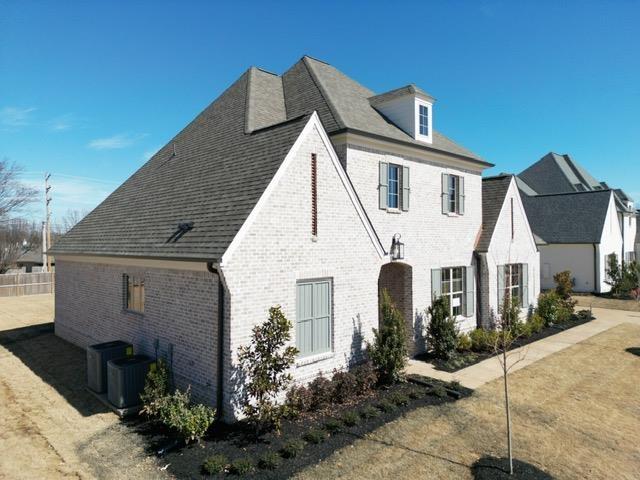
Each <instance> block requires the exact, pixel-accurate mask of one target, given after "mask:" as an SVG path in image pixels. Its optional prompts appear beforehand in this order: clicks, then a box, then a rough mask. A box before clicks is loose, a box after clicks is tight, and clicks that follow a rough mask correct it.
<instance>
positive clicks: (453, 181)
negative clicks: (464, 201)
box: [449, 175, 460, 212]
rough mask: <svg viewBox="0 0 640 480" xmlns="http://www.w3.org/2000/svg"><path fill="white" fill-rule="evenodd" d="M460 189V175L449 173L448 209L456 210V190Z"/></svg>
mask: <svg viewBox="0 0 640 480" xmlns="http://www.w3.org/2000/svg"><path fill="white" fill-rule="evenodd" d="M459 189H460V177H459V176H457V175H449V211H450V212H457V211H458V192H459Z"/></svg>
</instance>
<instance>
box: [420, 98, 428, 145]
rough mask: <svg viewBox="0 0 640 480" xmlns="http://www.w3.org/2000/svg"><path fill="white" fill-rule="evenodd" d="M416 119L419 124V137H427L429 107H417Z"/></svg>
mask: <svg viewBox="0 0 640 480" xmlns="http://www.w3.org/2000/svg"><path fill="white" fill-rule="evenodd" d="M418 109H419V110H418V119H419V124H420V135H424V136H425V137H428V136H429V107H427V106H426V105H418Z"/></svg>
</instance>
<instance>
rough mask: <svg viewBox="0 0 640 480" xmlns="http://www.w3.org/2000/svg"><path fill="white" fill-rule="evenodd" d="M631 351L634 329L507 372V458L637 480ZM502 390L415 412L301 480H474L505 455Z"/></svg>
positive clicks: (638, 361)
mask: <svg viewBox="0 0 640 480" xmlns="http://www.w3.org/2000/svg"><path fill="white" fill-rule="evenodd" d="M638 347H640V326H638V325H631V324H623V325H620V326H618V327H615V328H613V329H611V330H608V331H606V332H604V333H601V334H599V335H597V336H595V337H592V338H590V339H588V340H587V341H585V342H582V343H579V344H577V345H574V346H572V347H570V348H567V349H565V350H563V351H561V352H558V353H556V354H553V355H551V356H549V357H547V358H545V359H543V360H541V361H539V362H536V363H534V364H532V365H530V366H528V367H527V368H525V369H522V370H519V371H517V372H515V373H514V374H513V375H512V376H511V377H510V386H511V393H512V395H511V404H512V412H513V427H514V456H515V457H516V458H518V459H519V460H522V461H524V462H528V463H530V464H533V465H534V466H536V467H538V468H539V469H542V470H544V471H545V472H547V473H548V474H550V475H552V476H553V477H555V478H576V479H577V478H590V479H605V478H607V479H609V478H615V479H637V478H639V472H640V381H639V380H640V356H637V354H633V353H630V352H628V351H626V349H627V348H638ZM636 353H637V350H636ZM502 388H503V385H502V382H501V380H495V381H492V382H491V383H488V384H486V385H485V386H483V387H481V388H479V389H478V390H477V391H476V393H475V394H474V395H473V396H472V397H470V398H468V399H465V400H461V401H459V402H456V403H454V404H450V405H446V406H443V407H439V408H425V409H421V410H416V411H413V412H411V413H410V414H409V415H407V416H406V417H404V418H401V419H399V420H397V421H395V422H393V423H391V424H389V425H386V426H384V427H382V428H380V429H379V430H377V431H375V432H373V433H372V434H370V435H369V436H368V437H366V438H364V439H359V440H357V441H356V442H355V444H354V445H352V446H351V447H347V448H345V449H343V450H341V451H339V452H336V453H335V454H334V455H333V456H332V457H330V458H329V459H328V460H327V461H325V462H322V463H321V464H319V465H317V466H315V467H313V468H310V469H308V470H306V471H304V472H301V474H300V475H299V478H301V479H315V478H322V479H328V478H343V479H346V478H353V479H363V478H367V479H377V478H380V479H382V478H395V479H419V478H420V479H422V478H437V479H448V478H450V479H460V478H473V473H472V470H471V466H472V465H473V463H474V462H476V461H477V460H478V459H479V458H480V457H483V456H488V455H491V456H495V457H503V456H505V454H506V452H505V416H504V410H503V408H504V407H503V405H504V404H503V390H502Z"/></svg>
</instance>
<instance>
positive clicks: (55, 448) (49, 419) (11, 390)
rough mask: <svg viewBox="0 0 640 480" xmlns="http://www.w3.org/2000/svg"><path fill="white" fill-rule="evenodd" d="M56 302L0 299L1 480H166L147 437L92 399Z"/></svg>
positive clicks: (81, 360) (48, 298)
mask: <svg viewBox="0 0 640 480" xmlns="http://www.w3.org/2000/svg"><path fill="white" fill-rule="evenodd" d="M52 318H53V298H52V296H50V295H38V296H29V297H17V298H14V297H10V298H2V299H0V444H1V445H2V448H0V479H3V480H4V479H7V480H8V479H11V480H14V479H33V478H46V479H58V478H65V479H67V478H83V479H85V478H87V479H89V478H105V479H121V478H137V479H145V478H149V479H151V478H154V479H155V478H163V477H166V474H165V472H163V471H160V470H159V468H158V467H159V465H158V464H157V462H156V461H155V459H154V458H153V457H150V456H149V455H148V452H147V451H146V443H145V440H144V438H143V437H142V436H141V435H138V434H137V433H136V432H135V431H133V430H131V429H129V428H128V427H127V426H126V425H124V424H122V423H121V422H120V420H119V419H118V418H117V417H116V416H115V415H114V414H113V413H111V412H109V411H107V410H106V409H105V408H104V407H103V406H102V405H101V404H100V403H98V402H97V401H96V400H95V399H94V398H93V397H92V396H91V395H90V394H89V393H88V392H86V391H85V388H84V387H85V381H86V380H85V379H86V370H85V363H86V360H85V358H86V357H85V353H84V351H83V350H82V349H80V348H77V347H75V346H73V345H71V344H69V343H67V342H65V341H64V340H61V339H60V338H58V337H56V336H55V335H54V334H53V324H52V323H51V320H52Z"/></svg>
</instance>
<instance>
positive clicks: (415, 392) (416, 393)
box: [407, 388, 422, 400]
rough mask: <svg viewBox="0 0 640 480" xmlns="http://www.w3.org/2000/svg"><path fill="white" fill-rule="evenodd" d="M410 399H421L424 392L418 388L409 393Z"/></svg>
mask: <svg viewBox="0 0 640 480" xmlns="http://www.w3.org/2000/svg"><path fill="white" fill-rule="evenodd" d="M407 395H408V396H409V398H411V399H413V400H415V399H416V398H420V397H421V396H422V390H421V389H418V388H412V389H410V390H409V391H408V392H407Z"/></svg>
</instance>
